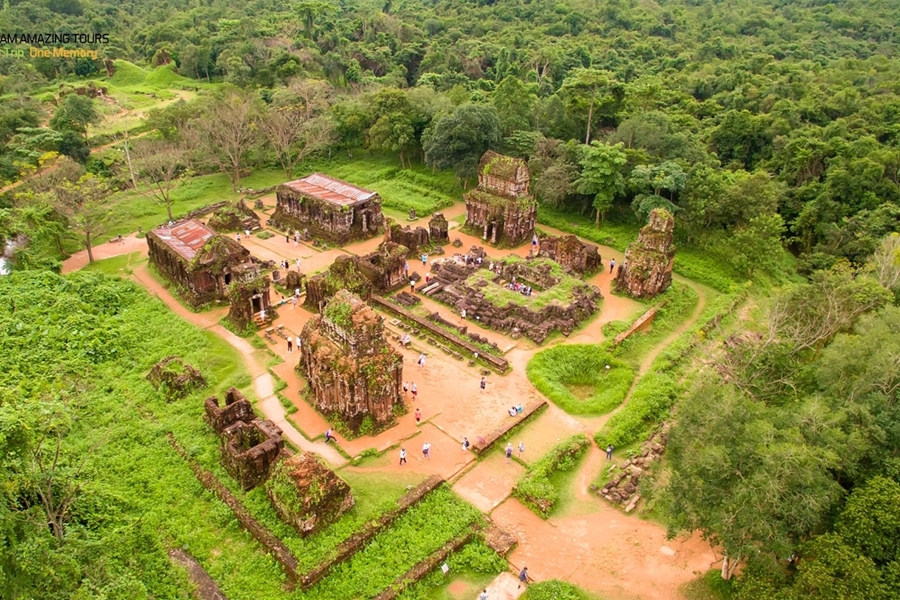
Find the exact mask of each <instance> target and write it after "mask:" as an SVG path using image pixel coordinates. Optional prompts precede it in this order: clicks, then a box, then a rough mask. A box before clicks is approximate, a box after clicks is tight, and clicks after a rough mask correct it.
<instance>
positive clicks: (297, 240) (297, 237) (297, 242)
mask: <svg viewBox="0 0 900 600" xmlns="http://www.w3.org/2000/svg"><path fill="white" fill-rule="evenodd" d="M299 245H300V232H299V231H295V232H294V246H299Z"/></svg>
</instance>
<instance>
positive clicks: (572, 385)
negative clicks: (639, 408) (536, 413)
mask: <svg viewBox="0 0 900 600" xmlns="http://www.w3.org/2000/svg"><path fill="white" fill-rule="evenodd" d="M606 365H609V366H610V368H609V369H606ZM526 373H527V374H528V379H529V381H531V383H532V384H533V385H534V387H536V388H537V389H538V391H539V392H541V393H542V394H544V395H545V396H546V397H547V398H548V399H549V400H550V401H551V402H553V403H554V404H556V405H557V406H558V407H559V408H561V409H563V410H564V411H566V412H567V413H569V414H572V415H602V414H605V413H608V412H609V411H611V410H613V409H614V408H616V407H617V406H619V404H621V403H622V400H624V399H625V394H627V393H628V389H629V388H630V387H631V382H632V381H633V380H634V370H633V369H632V368H631V367H630V366H629V365H628V364H627V363H626V362H624V361H622V360H619V359H617V358H613V357H612V356H611V355H610V354H609V353H607V352H606V351H605V350H604V349H603V347H602V346H600V345H595V344H564V345H559V346H554V347H553V348H549V349H547V350H543V351H541V352H539V353H537V354H535V355H534V357H533V358H532V359H531V360H530V361H529V362H528V366H527V367H526Z"/></svg>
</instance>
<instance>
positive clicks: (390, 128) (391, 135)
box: [368, 88, 416, 167]
mask: <svg viewBox="0 0 900 600" xmlns="http://www.w3.org/2000/svg"><path fill="white" fill-rule="evenodd" d="M372 106H373V109H374V110H373V113H374V116H375V122H374V123H373V124H372V126H371V127H369V132H368V137H369V145H370V147H372V148H376V149H382V150H390V151H392V152H399V153H400V166H401V167H407V166H412V161H411V160H407V157H408V156H409V154H410V152H411V151H412V150H413V149H414V148H415V147H416V130H415V126H414V117H413V112H412V106H411V105H410V103H409V98H407V97H406V93H405V92H404V91H403V90H399V89H396V88H385V89H383V90H381V91H379V92H378V93H377V94H375V96H374V97H373V99H372Z"/></svg>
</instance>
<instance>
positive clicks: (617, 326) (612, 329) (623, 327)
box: [600, 321, 631, 339]
mask: <svg viewBox="0 0 900 600" xmlns="http://www.w3.org/2000/svg"><path fill="white" fill-rule="evenodd" d="M629 327H631V323H629V322H628V321H610V322H609V323H604V324H603V327H601V328H600V331H602V332H603V335H605V336H606V337H607V338H610V339H612V338H614V337H616V336H617V335H619V334H620V333H622V332H623V331H627V330H628V328H629Z"/></svg>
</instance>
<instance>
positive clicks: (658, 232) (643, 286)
mask: <svg viewBox="0 0 900 600" xmlns="http://www.w3.org/2000/svg"><path fill="white" fill-rule="evenodd" d="M674 229H675V218H674V217H672V214H671V213H670V212H669V211H667V210H665V209H663V208H655V209H653V211H651V213H650V220H649V221H648V223H647V225H645V226H644V227H643V228H641V232H640V234H638V239H637V240H635V241H634V242H632V243H631V244H630V245H629V246H628V249H627V250H626V251H625V262H623V263H622V264H621V265H619V271H618V273H617V275H616V289H617V290H619V291H621V292H625V293H626V294H628V295H629V296H632V297H634V298H653V297H654V296H656V295H658V294H661V293H662V292H664V291H666V290H667V289H669V286H670V285H672V266H673V265H674V264H675V245H674V244H673V243H672V240H673V237H674V236H673V233H672V231H673V230H674Z"/></svg>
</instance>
